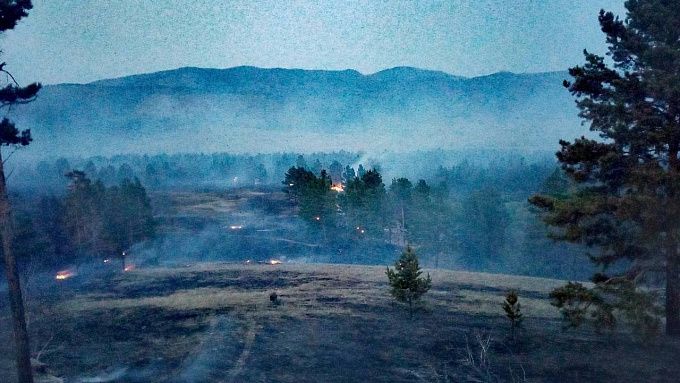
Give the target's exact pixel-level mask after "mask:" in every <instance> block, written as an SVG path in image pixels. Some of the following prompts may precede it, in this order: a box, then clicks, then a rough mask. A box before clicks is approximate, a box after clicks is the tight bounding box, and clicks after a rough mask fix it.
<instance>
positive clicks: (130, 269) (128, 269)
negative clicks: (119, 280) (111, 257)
mask: <svg viewBox="0 0 680 383" xmlns="http://www.w3.org/2000/svg"><path fill="white" fill-rule="evenodd" d="M134 269H135V265H134V264H133V263H128V264H127V265H125V268H124V269H123V271H132V270H134Z"/></svg>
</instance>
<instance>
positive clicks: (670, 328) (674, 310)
mask: <svg viewBox="0 0 680 383" xmlns="http://www.w3.org/2000/svg"><path fill="white" fill-rule="evenodd" d="M674 255H675V254H674ZM666 262H667V263H666V334H668V335H673V336H680V262H678V259H677V256H675V257H674V256H672V255H671V256H669V257H668V259H667V260H666Z"/></svg>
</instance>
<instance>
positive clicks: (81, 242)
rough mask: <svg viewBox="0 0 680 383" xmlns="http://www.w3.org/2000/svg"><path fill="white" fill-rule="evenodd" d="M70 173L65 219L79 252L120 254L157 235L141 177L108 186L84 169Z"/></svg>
mask: <svg viewBox="0 0 680 383" xmlns="http://www.w3.org/2000/svg"><path fill="white" fill-rule="evenodd" d="M67 176H68V177H69V178H70V179H71V186H70V188H69V193H68V195H67V196H66V199H65V201H64V217H63V222H64V226H65V228H66V232H67V233H68V237H69V240H70V242H71V243H72V244H73V246H74V248H75V249H76V251H77V252H78V253H79V254H83V255H86V254H97V255H106V254H112V255H118V254H120V253H122V251H124V250H127V249H128V248H129V247H130V246H132V245H133V244H135V243H137V242H139V241H142V240H144V239H147V238H151V237H152V236H153V235H154V231H155V224H154V220H153V213H152V210H151V202H150V201H149V198H148V197H147V195H146V190H145V189H144V187H143V186H142V185H141V183H140V182H139V180H137V179H135V180H134V181H130V180H127V179H126V180H123V182H121V184H120V185H119V186H113V187H108V188H107V187H105V186H104V184H102V183H101V182H100V181H97V182H94V183H93V182H92V181H90V179H89V178H87V176H86V175H85V173H84V172H81V171H72V172H70V173H68V174H67Z"/></svg>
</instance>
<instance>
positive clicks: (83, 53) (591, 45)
mask: <svg viewBox="0 0 680 383" xmlns="http://www.w3.org/2000/svg"><path fill="white" fill-rule="evenodd" d="M622 4H623V0H451V1H344V0H337V1H295V2H284V1H266V2H265V1H252V0H251V1H222V0H165V1H161V0H115V1H114V0H34V9H33V10H32V11H31V13H30V15H29V17H28V18H27V19H24V20H23V21H22V22H21V23H20V25H19V26H18V27H17V28H16V29H15V30H13V31H9V32H7V33H5V35H4V36H2V37H0V46H1V47H2V50H3V51H4V53H3V57H2V60H4V61H7V62H8V66H7V67H8V69H10V70H11V71H13V72H14V73H15V74H16V75H17V76H18V78H19V79H20V81H22V82H28V81H34V80H38V81H42V82H43V83H48V84H50V83H60V82H89V81H93V80H97V79H101V78H110V77H118V76H123V75H128V74H135V73H142V72H153V71H158V70H164V69H173V68H177V67H182V66H198V67H213V68H227V67H232V66H238V65H254V66H260V67H284V68H306V69H348V68H351V69H357V70H359V71H361V72H363V73H373V72H376V71H379V70H382V69H385V68H390V67H394V66H415V67H420V68H429V69H438V70H443V71H445V72H449V73H452V74H456V75H463V76H476V75H482V74H488V73H493V72H498V71H512V72H542V71H553V70H564V69H566V68H567V67H569V66H571V65H574V64H577V63H580V62H581V61H582V54H581V52H582V50H583V48H588V49H589V50H592V51H595V52H600V53H603V52H604V47H605V46H604V38H603V35H602V33H601V32H600V31H599V28H598V25H597V12H598V11H599V9H600V8H605V9H608V10H613V11H615V12H617V13H619V14H622V15H623V11H624V9H623V5H622Z"/></svg>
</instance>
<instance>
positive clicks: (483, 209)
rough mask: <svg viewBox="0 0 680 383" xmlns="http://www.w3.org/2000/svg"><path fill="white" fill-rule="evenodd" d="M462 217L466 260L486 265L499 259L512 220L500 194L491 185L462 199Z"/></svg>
mask: <svg viewBox="0 0 680 383" xmlns="http://www.w3.org/2000/svg"><path fill="white" fill-rule="evenodd" d="M460 220H461V225H460V226H461V235H462V236H463V237H464V238H465V241H464V242H463V249H462V250H463V259H464V261H465V263H466V264H467V265H470V266H472V267H475V268H484V267H485V266H487V265H488V264H489V263H490V262H492V261H497V260H498V259H499V258H500V256H501V254H502V252H503V250H504V247H505V244H506V240H507V227H508V225H509V221H510V217H509V213H508V211H507V209H506V208H505V204H504V202H503V200H502V198H501V195H500V193H498V192H497V191H496V190H494V189H490V188H487V189H484V190H478V191H475V192H473V193H471V194H470V195H469V196H468V197H467V198H466V199H464V200H463V202H462V206H461V215H460Z"/></svg>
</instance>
